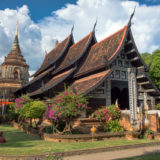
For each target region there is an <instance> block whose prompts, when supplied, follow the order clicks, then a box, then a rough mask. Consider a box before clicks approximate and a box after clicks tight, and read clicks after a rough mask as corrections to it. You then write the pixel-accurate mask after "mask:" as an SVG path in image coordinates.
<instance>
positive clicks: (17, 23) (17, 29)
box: [16, 21, 18, 36]
mask: <svg viewBox="0 0 160 160" xmlns="http://www.w3.org/2000/svg"><path fill="white" fill-rule="evenodd" d="M16 36H18V21H17V23H16Z"/></svg>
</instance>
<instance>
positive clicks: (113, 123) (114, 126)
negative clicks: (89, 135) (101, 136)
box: [104, 119, 124, 132]
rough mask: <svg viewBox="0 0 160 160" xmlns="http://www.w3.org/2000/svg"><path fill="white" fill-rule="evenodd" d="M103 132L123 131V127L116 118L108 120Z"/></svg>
mask: <svg viewBox="0 0 160 160" xmlns="http://www.w3.org/2000/svg"><path fill="white" fill-rule="evenodd" d="M104 131H105V132H123V131H124V129H123V127H122V126H121V125H120V124H119V121H118V119H116V120H110V121H109V122H107V123H106V124H105V125H104Z"/></svg>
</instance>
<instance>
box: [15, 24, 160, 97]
mask: <svg viewBox="0 0 160 160" xmlns="http://www.w3.org/2000/svg"><path fill="white" fill-rule="evenodd" d="M130 25H131V24H130V21H129V23H128V25H126V26H124V27H123V28H122V29H121V30H119V31H118V32H116V33H114V34H112V35H111V36H109V37H107V38H106V39H104V40H102V41H100V42H98V43H97V41H96V38H95V33H94V30H93V32H91V33H90V34H88V35H87V36H86V37H84V38H83V39H82V40H80V41H79V42H77V43H76V44H73V45H68V44H69V41H70V40H69V39H70V38H71V37H67V38H66V39H65V40H64V41H63V42H62V43H61V44H59V45H58V46H57V47H58V48H57V47H56V48H55V49H53V50H52V51H51V52H50V53H49V54H48V55H46V57H45V59H44V62H43V63H42V65H41V67H40V69H39V70H38V71H37V72H36V76H35V78H34V79H33V80H32V81H31V82H30V84H29V85H32V84H31V83H32V82H33V81H34V82H36V81H38V80H39V83H42V82H43V86H42V85H40V86H41V87H40V88H38V89H36V90H34V91H32V92H29V91H27V93H28V94H29V95H30V96H33V97H34V96H37V95H45V93H47V92H48V91H49V90H50V89H54V88H56V86H57V85H59V84H63V83H66V84H68V85H69V86H70V87H71V88H72V90H73V92H75V93H77V94H88V93H89V92H91V91H92V90H93V89H95V88H96V87H98V86H99V85H100V84H101V83H102V82H103V81H104V80H105V79H106V78H107V77H108V76H110V73H111V69H110V67H111V65H110V64H111V63H112V62H113V61H114V59H115V58H116V57H117V56H118V55H119V54H120V52H121V51H122V50H123V51H125V53H126V55H127V58H128V60H129V61H130V62H131V63H132V65H133V66H134V67H139V66H144V70H147V66H146V65H145V63H144V62H143V60H142V59H141V57H140V55H139V52H138V50H137V48H136V45H135V43H134V40H133V37H132V33H131V29H130ZM66 46H68V49H67V50H66ZM64 50H66V53H65V54H64V56H63V59H62V60H61V61H60V62H59V63H58V65H57V64H56V66H55V67H53V68H52V69H51V68H50V69H48V70H46V69H47V68H49V66H50V65H51V64H52V65H53V64H54V62H55V61H56V60H55V59H58V58H57V57H60V56H61V55H62V53H63V52H64ZM54 52H55V53H56V54H55V55H54ZM49 55H50V56H49ZM48 58H49V59H50V63H49V62H48V60H47V59H48ZM54 65H55V64H54ZM54 65H53V66H54ZM40 73H41V74H40ZM38 74H39V76H38ZM46 75H47V76H46ZM44 77H48V79H49V80H47V81H46V80H45V81H44ZM146 80H149V81H150V83H152V81H151V80H150V79H149V77H148V76H147V74H144V79H142V81H146ZM145 87H146V86H145ZM149 87H151V88H153V89H155V86H154V84H153V83H152V84H151V85H150V86H149ZM149 89H150V88H149ZM22 91H23V88H21V90H19V91H18V92H17V94H21V92H22ZM152 93H154V94H156V95H158V94H159V95H160V92H159V91H158V90H155V92H152Z"/></svg>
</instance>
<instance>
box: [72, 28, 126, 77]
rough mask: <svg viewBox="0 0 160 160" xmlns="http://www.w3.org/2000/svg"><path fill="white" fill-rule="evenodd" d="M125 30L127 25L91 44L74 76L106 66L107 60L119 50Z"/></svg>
mask: <svg viewBox="0 0 160 160" xmlns="http://www.w3.org/2000/svg"><path fill="white" fill-rule="evenodd" d="M126 31H127V26H125V27H124V28H123V29H121V30H119V31H118V32H116V33H114V34H113V35H111V36H109V37H107V38H106V39H104V40H102V41H100V42H99V43H96V44H95V45H93V46H92V47H91V49H90V51H89V54H88V56H87V58H86V59H85V61H84V63H83V64H82V66H81V67H80V69H79V71H78V72H77V73H76V75H75V76H79V75H83V74H85V73H89V72H91V71H95V70H98V69H100V68H103V67H105V66H107V61H110V60H111V59H112V58H113V57H114V56H115V55H116V53H117V52H118V51H119V49H120V47H121V45H122V43H123V41H124V38H125V35H126Z"/></svg>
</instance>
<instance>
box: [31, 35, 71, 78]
mask: <svg viewBox="0 0 160 160" xmlns="http://www.w3.org/2000/svg"><path fill="white" fill-rule="evenodd" d="M71 41H72V42H71ZM71 44H73V37H72V34H71V35H69V36H68V37H67V38H66V39H65V40H63V41H62V42H61V43H59V44H57V45H56V47H55V48H54V49H53V50H51V51H50V52H49V53H48V54H46V55H45V58H44V61H43V62H42V65H41V66H40V68H39V69H38V70H37V71H36V73H34V75H33V76H37V75H38V74H40V73H42V72H43V71H44V70H46V69H47V68H48V67H50V66H51V65H54V64H55V63H56V62H57V61H58V60H59V59H60V58H61V57H62V56H64V54H65V51H66V50H67V49H68V47H69V45H71Z"/></svg>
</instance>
